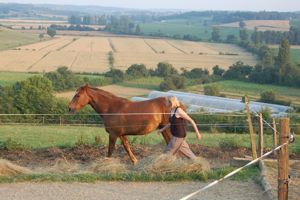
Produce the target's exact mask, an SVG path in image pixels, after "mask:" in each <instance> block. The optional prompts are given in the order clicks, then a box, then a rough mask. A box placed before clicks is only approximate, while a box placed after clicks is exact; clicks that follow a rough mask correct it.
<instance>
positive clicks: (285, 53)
mask: <svg viewBox="0 0 300 200" xmlns="http://www.w3.org/2000/svg"><path fill="white" fill-rule="evenodd" d="M277 60H278V64H279V77H280V82H283V81H284V80H283V79H284V75H285V74H286V71H287V66H288V65H289V64H290V62H291V61H290V44H289V42H288V40H282V41H281V44H280V47H279V51H278V57H277Z"/></svg>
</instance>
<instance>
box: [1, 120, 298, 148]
mask: <svg viewBox="0 0 300 200" xmlns="http://www.w3.org/2000/svg"><path fill="white" fill-rule="evenodd" d="M96 136H98V137H99V136H100V143H101V145H107V144H108V134H107V133H106V132H105V129H104V128H101V127H83V126H55V125H53V126H34V125H1V126H0V148H1V146H3V145H11V147H12V148H18V147H21V148H29V149H31V148H33V149H37V148H47V147H73V146H75V145H76V144H95V137H96ZM225 140H226V141H227V143H226V144H225V145H228V147H231V146H232V147H246V148H250V142H249V135H248V134H228V133H226V134H225V133H203V138H202V140H200V141H198V140H196V135H195V133H193V132H189V133H188V136H187V142H188V143H189V144H200V145H204V146H210V147H217V146H219V145H220V143H222V144H223V145H224V141H225ZM129 141H130V143H131V144H141V145H154V144H159V143H162V144H165V142H164V141H163V138H162V136H161V135H157V134H156V133H155V132H154V133H150V134H148V135H145V136H129ZM228 141H229V142H228ZM231 141H233V142H231ZM256 141H257V140H256ZM265 143H266V144H265V146H266V147H267V148H272V136H271V135H265ZM118 144H120V141H119V140H118ZM290 149H291V152H293V153H300V140H299V136H298V135H297V136H296V141H295V143H294V144H293V145H290Z"/></svg>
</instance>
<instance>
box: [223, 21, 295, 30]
mask: <svg viewBox="0 0 300 200" xmlns="http://www.w3.org/2000/svg"><path fill="white" fill-rule="evenodd" d="M244 22H245V25H246V26H245V28H246V29H251V30H254V29H255V28H258V30H259V31H289V30H290V21H289V20H245V21H244ZM218 26H220V27H231V28H239V27H240V26H239V22H233V23H228V24H221V25H218Z"/></svg>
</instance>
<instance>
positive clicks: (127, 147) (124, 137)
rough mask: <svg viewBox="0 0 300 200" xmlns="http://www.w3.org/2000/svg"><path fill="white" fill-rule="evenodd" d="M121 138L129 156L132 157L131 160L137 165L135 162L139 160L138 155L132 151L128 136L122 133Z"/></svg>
mask: <svg viewBox="0 0 300 200" xmlns="http://www.w3.org/2000/svg"><path fill="white" fill-rule="evenodd" d="M120 139H121V141H122V144H123V146H124V148H125V150H126V151H127V153H128V155H129V157H130V160H131V162H132V163H133V164H134V165H135V164H136V163H137V161H138V160H137V159H136V157H135V156H134V155H133V153H132V151H131V149H130V145H129V142H128V139H127V137H126V136H125V135H122V136H120Z"/></svg>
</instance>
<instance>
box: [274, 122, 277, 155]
mask: <svg viewBox="0 0 300 200" xmlns="http://www.w3.org/2000/svg"><path fill="white" fill-rule="evenodd" d="M277 145H278V142H277V127H276V120H275V118H273V147H274V148H276V147H277ZM274 154H275V155H277V151H275V152H274Z"/></svg>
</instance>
